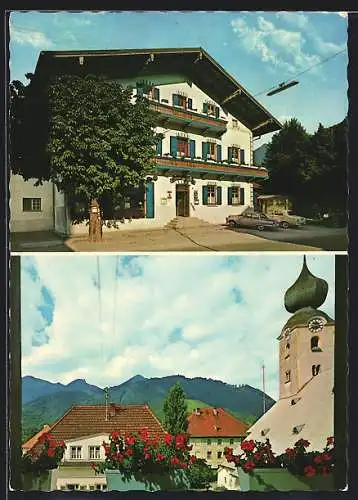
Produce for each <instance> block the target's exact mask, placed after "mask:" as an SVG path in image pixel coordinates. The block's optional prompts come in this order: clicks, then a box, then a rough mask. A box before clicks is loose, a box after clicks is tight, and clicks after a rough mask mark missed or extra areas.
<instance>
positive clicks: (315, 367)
mask: <svg viewBox="0 0 358 500" xmlns="http://www.w3.org/2000/svg"><path fill="white" fill-rule="evenodd" d="M320 371H321V365H312V377H315V376H316V375H318V374H319V373H320Z"/></svg>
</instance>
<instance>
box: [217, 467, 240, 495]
mask: <svg viewBox="0 0 358 500" xmlns="http://www.w3.org/2000/svg"><path fill="white" fill-rule="evenodd" d="M217 485H218V486H219V487H224V488H226V489H227V490H239V489H240V485H239V478H238V474H237V472H236V470H235V469H234V468H230V467H219V470H218V481H217Z"/></svg>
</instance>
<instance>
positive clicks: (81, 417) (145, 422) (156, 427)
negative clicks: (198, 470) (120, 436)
mask: <svg viewBox="0 0 358 500" xmlns="http://www.w3.org/2000/svg"><path fill="white" fill-rule="evenodd" d="M143 427H147V428H148V431H149V432H150V433H152V434H154V435H156V434H158V435H159V436H160V437H164V429H163V427H162V425H161V423H160V421H159V420H158V419H157V417H156V416H155V415H154V413H153V412H152V410H151V409H150V408H149V406H148V405H117V404H113V403H112V404H109V405H107V406H106V405H86V406H77V405H76V406H73V407H72V408H71V409H70V410H69V411H68V412H67V413H65V415H64V416H63V417H62V418H60V420H58V421H57V422H56V423H55V424H54V425H53V426H51V429H50V432H51V435H52V436H53V438H54V439H56V440H58V441H60V440H64V441H65V444H66V446H67V448H66V451H65V454H64V457H63V460H62V462H61V464H60V465H59V467H58V468H57V469H54V470H52V472H51V490H67V491H68V490H71V491H73V490H81V491H105V490H106V489H107V485H106V478H105V475H104V474H95V472H94V470H93V469H92V468H91V465H93V464H94V463H97V462H100V461H103V460H104V459H105V455H104V448H103V446H102V443H103V441H106V442H108V437H109V435H110V434H111V432H113V431H117V432H138V431H139V429H141V428H143ZM33 440H34V439H33ZM36 443H37V440H36V441H35V440H34V443H33V446H36Z"/></svg>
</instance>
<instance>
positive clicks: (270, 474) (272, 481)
mask: <svg viewBox="0 0 358 500" xmlns="http://www.w3.org/2000/svg"><path fill="white" fill-rule="evenodd" d="M238 473H239V484H240V489H241V491H274V490H277V491H312V490H318V491H319V490H320V491H332V490H334V483H333V474H330V475H328V476H321V475H320V476H313V477H305V476H296V475H293V474H291V472H289V471H288V470H287V469H254V470H253V471H252V472H251V473H247V472H244V471H243V470H242V469H241V468H239V469H238Z"/></svg>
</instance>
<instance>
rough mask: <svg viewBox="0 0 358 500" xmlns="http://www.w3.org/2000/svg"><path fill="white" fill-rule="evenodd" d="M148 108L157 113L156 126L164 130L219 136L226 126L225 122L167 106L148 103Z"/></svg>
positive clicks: (153, 102)
mask: <svg viewBox="0 0 358 500" xmlns="http://www.w3.org/2000/svg"><path fill="white" fill-rule="evenodd" d="M150 108H151V109H152V110H153V111H156V112H157V113H158V125H159V126H164V127H166V128H170V127H171V126H172V127H173V128H178V127H179V128H180V129H183V130H189V129H191V130H192V131H193V132H196V133H199V134H201V135H214V136H221V135H222V134H223V133H224V132H225V131H226V127H227V124H228V121H227V120H224V119H222V118H216V117H215V116H209V115H205V114H202V113H196V112H194V111H191V110H190V109H185V108H181V107H177V106H170V105H169V104H164V103H159V102H156V101H150Z"/></svg>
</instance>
